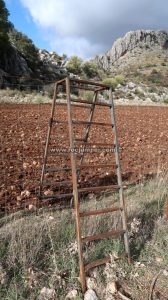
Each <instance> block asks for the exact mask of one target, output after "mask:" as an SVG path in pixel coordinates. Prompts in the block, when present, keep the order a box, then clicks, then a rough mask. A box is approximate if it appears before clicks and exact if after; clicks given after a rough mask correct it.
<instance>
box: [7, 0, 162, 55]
mask: <svg viewBox="0 0 168 300" xmlns="http://www.w3.org/2000/svg"><path fill="white" fill-rule="evenodd" d="M5 2H6V5H7V8H8V10H9V11H10V14H11V16H10V20H11V21H12V22H13V24H14V25H15V27H16V29H18V30H20V31H22V32H23V33H25V34H27V35H28V36H29V37H30V38H31V39H32V40H33V41H34V43H35V45H36V46H38V47H39V48H45V49H47V50H49V51H56V52H57V53H58V54H63V53H65V54H67V55H68V56H71V55H74V54H75V55H78V56H80V57H83V58H90V57H93V56H95V55H96V54H100V53H104V52H106V51H107V50H108V49H109V48H111V46H112V44H113V42H114V41H115V40H116V39H117V38H119V37H122V36H124V35H125V34H126V33H127V32H128V31H131V30H137V29H152V30H168V0H92V1H90V0H6V1H5Z"/></svg>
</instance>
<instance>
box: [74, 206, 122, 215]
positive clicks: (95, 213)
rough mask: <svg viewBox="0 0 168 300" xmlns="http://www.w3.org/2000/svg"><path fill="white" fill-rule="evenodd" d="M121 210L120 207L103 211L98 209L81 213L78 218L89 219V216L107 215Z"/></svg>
mask: <svg viewBox="0 0 168 300" xmlns="http://www.w3.org/2000/svg"><path fill="white" fill-rule="evenodd" d="M119 210H121V208H120V207H113V208H105V209H98V210H91V211H83V212H80V213H79V215H80V217H89V216H96V215H101V214H108V213H110V212H115V211H119Z"/></svg>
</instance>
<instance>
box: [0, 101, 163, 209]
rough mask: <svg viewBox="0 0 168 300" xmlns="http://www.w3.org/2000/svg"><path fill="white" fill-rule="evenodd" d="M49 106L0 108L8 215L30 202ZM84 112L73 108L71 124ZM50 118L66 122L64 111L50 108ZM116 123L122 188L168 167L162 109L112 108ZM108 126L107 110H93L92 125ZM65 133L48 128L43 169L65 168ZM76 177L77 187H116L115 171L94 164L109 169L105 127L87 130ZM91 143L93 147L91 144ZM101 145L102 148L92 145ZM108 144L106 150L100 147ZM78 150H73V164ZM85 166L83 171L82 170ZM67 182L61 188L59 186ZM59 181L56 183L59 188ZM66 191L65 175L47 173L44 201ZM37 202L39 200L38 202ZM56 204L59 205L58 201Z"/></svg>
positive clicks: (0, 183) (0, 190)
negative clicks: (51, 112)
mask: <svg viewBox="0 0 168 300" xmlns="http://www.w3.org/2000/svg"><path fill="white" fill-rule="evenodd" d="M50 110H51V105H49V104H39V105H37V104H26V105H22V104H21V105H20V104H17V105H15V104H0V170H1V171H0V209H1V211H9V210H10V211H12V210H15V209H19V208H21V207H25V206H28V205H30V204H34V203H36V201H37V199H38V197H37V195H38V192H39V181H40V175H41V167H42V159H43V154H44V147H45V141H46V134H47V127H48V119H49V117H50ZM88 113H89V110H88V109H84V108H82V109H81V108H78V107H73V108H72V116H73V119H76V120H87V119H88ZM55 119H57V120H64V121H66V120H67V110H66V106H58V107H56V114H55ZM116 119H117V128H118V137H119V143H120V158H121V168H122V177H123V182H124V184H125V185H126V184H130V183H136V182H139V181H144V180H146V179H148V178H150V177H152V176H153V175H155V174H156V173H157V172H160V171H163V170H166V169H167V167H168V155H167V151H168V108H166V107H154V106H153V107H150V106H149V107H142V106H117V107H116ZM93 121H97V122H105V123H110V110H109V108H106V107H99V108H96V111H95V116H94V120H93ZM85 128H86V127H85V126H84V125H81V124H80V125H74V135H75V136H76V137H77V138H82V137H84V132H85V131H84V130H85ZM68 136H69V132H68V127H67V125H66V124H54V125H53V131H52V134H51V143H50V146H49V156H48V161H47V167H49V168H51V167H55V168H56V167H57V168H59V167H64V168H65V167H68V166H69V165H70V151H69V137H68ZM88 141H89V142H90V143H92V145H90V146H88V147H87V148H86V150H85V151H86V152H85V159H84V162H83V164H85V168H83V169H81V172H80V174H79V186H80V187H82V188H83V187H91V186H100V185H103V186H104V185H110V184H116V183H117V181H116V168H115V167H113V166H109V167H98V168H93V165H95V164H99V165H100V164H107V165H108V164H113V163H114V162H115V159H114V149H113V147H112V148H111V147H109V144H112V145H113V143H114V141H113V134H112V129H111V127H109V126H106V127H102V126H92V127H91V130H90V134H89V139H88ZM94 143H95V144H94ZM96 143H102V144H104V146H100V145H99V146H96ZM106 144H108V146H106ZM82 149H83V146H82V145H81V144H80V143H79V142H78V143H77V144H76V147H75V152H76V154H75V155H76V157H77V165H78V166H79V160H80V155H81V153H82ZM86 165H88V167H87V166H86ZM64 181H67V183H64ZM60 182H61V184H60ZM71 191H72V184H71V172H68V171H59V172H47V173H46V175H45V187H44V189H43V195H44V196H48V195H49V196H52V195H59V194H61V193H68V192H71ZM40 201H42V200H40ZM58 203H59V204H60V203H61V200H59V202H58Z"/></svg>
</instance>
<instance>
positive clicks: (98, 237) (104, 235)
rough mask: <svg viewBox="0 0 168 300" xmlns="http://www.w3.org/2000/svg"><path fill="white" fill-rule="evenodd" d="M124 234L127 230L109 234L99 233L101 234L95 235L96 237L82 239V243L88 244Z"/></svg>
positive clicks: (114, 231)
mask: <svg viewBox="0 0 168 300" xmlns="http://www.w3.org/2000/svg"><path fill="white" fill-rule="evenodd" d="M124 233H125V230H112V231H109V232H107V233H99V234H95V235H90V236H86V237H84V238H82V242H83V243H86V242H92V241H95V240H101V239H106V238H109V237H117V236H120V235H122V234H124Z"/></svg>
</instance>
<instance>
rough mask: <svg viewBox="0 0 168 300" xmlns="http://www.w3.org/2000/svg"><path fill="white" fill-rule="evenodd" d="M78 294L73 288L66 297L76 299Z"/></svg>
mask: <svg viewBox="0 0 168 300" xmlns="http://www.w3.org/2000/svg"><path fill="white" fill-rule="evenodd" d="M77 295H78V292H77V290H72V291H70V292H69V293H68V294H67V295H66V297H65V299H75V298H76V297H77Z"/></svg>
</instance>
